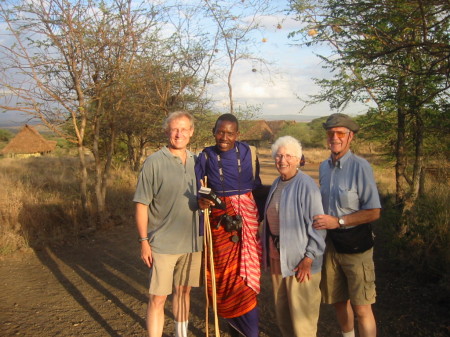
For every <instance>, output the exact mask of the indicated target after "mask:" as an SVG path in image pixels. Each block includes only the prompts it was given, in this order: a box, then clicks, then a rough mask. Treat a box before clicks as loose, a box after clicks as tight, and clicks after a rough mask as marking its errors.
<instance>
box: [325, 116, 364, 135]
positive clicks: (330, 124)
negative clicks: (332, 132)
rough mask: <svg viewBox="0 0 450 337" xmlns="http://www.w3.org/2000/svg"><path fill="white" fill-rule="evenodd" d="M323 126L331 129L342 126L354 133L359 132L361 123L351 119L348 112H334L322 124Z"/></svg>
mask: <svg viewBox="0 0 450 337" xmlns="http://www.w3.org/2000/svg"><path fill="white" fill-rule="evenodd" d="M322 126H323V128H324V129H325V130H326V129H331V128H336V127H339V126H342V127H344V128H347V129H349V130H350V131H352V132H353V133H357V132H358V130H359V125H358V124H357V123H356V122H355V121H354V120H353V119H351V118H350V117H349V116H347V115H346V114H342V113H334V114H332V115H330V116H329V117H328V118H327V121H326V122H325V123H323V124H322Z"/></svg>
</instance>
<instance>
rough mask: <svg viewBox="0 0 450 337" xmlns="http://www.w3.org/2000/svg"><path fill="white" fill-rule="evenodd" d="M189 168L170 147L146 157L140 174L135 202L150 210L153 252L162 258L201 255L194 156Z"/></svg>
mask: <svg viewBox="0 0 450 337" xmlns="http://www.w3.org/2000/svg"><path fill="white" fill-rule="evenodd" d="M186 152H187V158H186V164H185V165H183V163H182V161H181V159H180V158H179V157H178V156H175V155H173V154H172V153H171V152H170V151H169V149H168V148H167V147H164V148H162V149H161V150H159V151H157V152H155V153H154V154H152V155H150V156H149V157H147V159H146V160H145V162H144V165H143V167H142V169H141V172H140V174H139V178H138V183H137V187H136V192H135V194H134V198H133V201H134V202H138V203H141V204H144V205H148V206H149V212H148V235H149V238H150V240H149V242H150V245H151V247H152V250H153V251H155V252H156V253H160V254H184V253H191V252H197V251H201V250H202V248H203V241H202V237H200V235H199V221H198V214H197V212H198V206H197V185H196V179H195V172H194V163H195V159H196V158H195V156H194V155H193V154H192V153H191V152H189V151H186Z"/></svg>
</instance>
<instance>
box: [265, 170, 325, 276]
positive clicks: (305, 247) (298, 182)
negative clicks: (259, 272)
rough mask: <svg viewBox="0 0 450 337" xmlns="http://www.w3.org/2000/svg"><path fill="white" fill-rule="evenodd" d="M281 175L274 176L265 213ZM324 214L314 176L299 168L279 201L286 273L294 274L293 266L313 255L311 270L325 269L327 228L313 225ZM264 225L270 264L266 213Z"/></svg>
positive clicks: (281, 247) (282, 265) (282, 270)
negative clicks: (315, 227) (324, 256)
mask: <svg viewBox="0 0 450 337" xmlns="http://www.w3.org/2000/svg"><path fill="white" fill-rule="evenodd" d="M280 179H281V178H280V177H278V178H277V179H275V181H274V182H273V184H272V187H271V188H270V192H269V196H268V198H267V201H266V206H265V210H264V215H266V212H267V207H268V205H269V202H270V200H271V198H272V195H273V192H274V191H275V189H276V187H277V185H278V183H279V181H280ZM318 214H324V212H323V207H322V198H321V196H320V191H319V188H318V187H317V185H316V183H315V182H314V180H313V179H312V178H311V177H310V176H308V175H306V174H304V173H303V172H301V171H299V172H298V173H297V174H296V175H295V177H293V178H292V181H291V183H290V184H289V185H287V186H286V187H285V188H284V189H283V191H282V193H281V200H280V205H279V217H280V260H281V274H282V276H283V277H287V276H293V275H294V274H295V273H294V268H295V267H297V265H298V264H299V262H300V261H301V260H302V259H303V258H304V257H305V256H307V257H310V258H311V259H313V263H312V266H311V273H313V274H315V273H318V272H320V271H321V269H322V260H323V253H324V251H325V236H326V231H325V230H315V229H314V228H313V227H312V223H313V217H314V216H315V215H318ZM264 219H265V220H264V227H263V238H264V239H263V249H264V252H263V257H264V258H263V261H264V262H263V263H264V265H265V266H266V267H267V262H268V260H267V259H268V249H269V247H268V239H269V230H268V224H267V222H266V221H267V220H266V219H267V217H266V216H264Z"/></svg>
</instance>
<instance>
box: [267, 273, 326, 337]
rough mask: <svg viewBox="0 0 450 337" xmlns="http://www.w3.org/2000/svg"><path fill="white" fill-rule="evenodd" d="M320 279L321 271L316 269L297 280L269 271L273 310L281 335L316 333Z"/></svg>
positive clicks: (294, 336) (309, 336)
mask: <svg viewBox="0 0 450 337" xmlns="http://www.w3.org/2000/svg"><path fill="white" fill-rule="evenodd" d="M320 279H321V273H315V274H313V275H312V277H311V279H310V280H309V281H307V282H302V283H299V282H297V280H296V278H295V276H289V277H285V278H282V276H281V275H280V274H272V285H273V294H274V298H275V313H276V317H277V322H278V327H279V328H280V330H281V334H282V335H283V336H284V337H316V335H317V321H318V320H319V312H320V301H321V294H320V288H319V285H320Z"/></svg>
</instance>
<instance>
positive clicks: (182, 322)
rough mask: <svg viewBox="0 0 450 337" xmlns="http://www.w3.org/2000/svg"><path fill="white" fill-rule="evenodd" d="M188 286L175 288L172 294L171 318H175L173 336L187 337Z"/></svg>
mask: <svg viewBox="0 0 450 337" xmlns="http://www.w3.org/2000/svg"><path fill="white" fill-rule="evenodd" d="M190 292H191V287H189V286H177V287H175V291H174V293H173V316H174V317H175V336H176V337H187V325H188V320H189V309H190V304H191V302H190V299H191V297H190Z"/></svg>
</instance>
